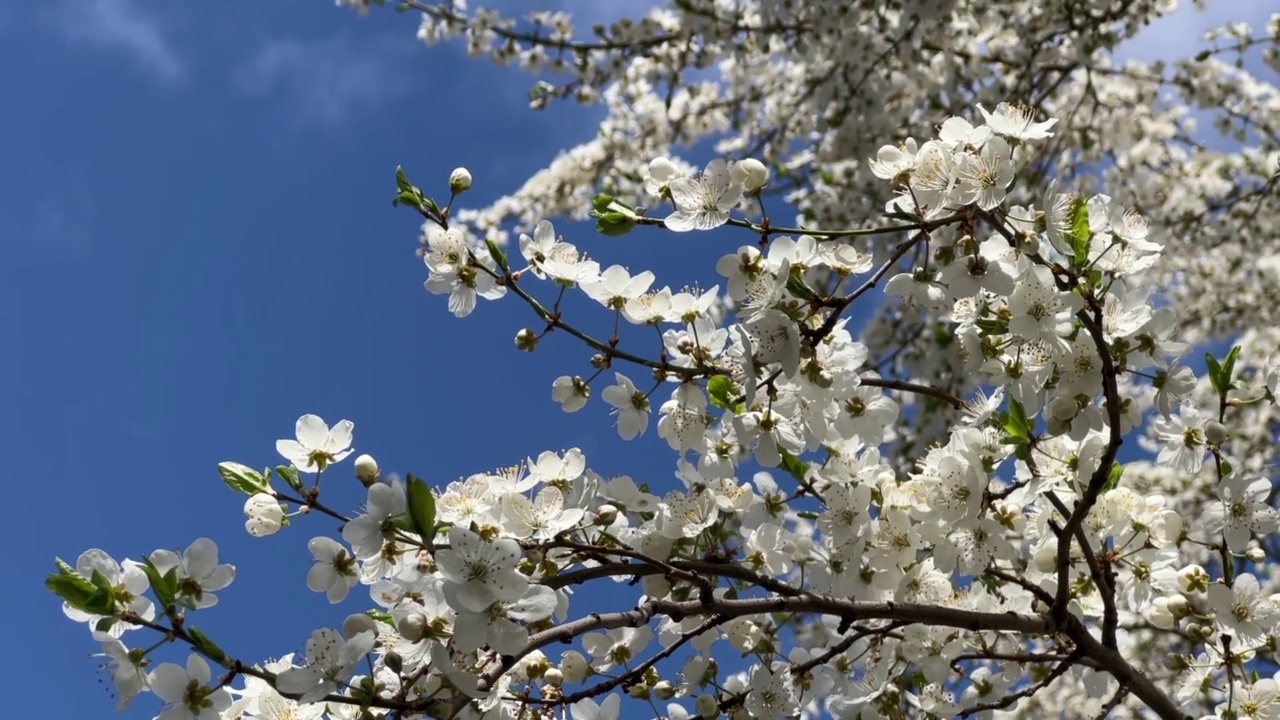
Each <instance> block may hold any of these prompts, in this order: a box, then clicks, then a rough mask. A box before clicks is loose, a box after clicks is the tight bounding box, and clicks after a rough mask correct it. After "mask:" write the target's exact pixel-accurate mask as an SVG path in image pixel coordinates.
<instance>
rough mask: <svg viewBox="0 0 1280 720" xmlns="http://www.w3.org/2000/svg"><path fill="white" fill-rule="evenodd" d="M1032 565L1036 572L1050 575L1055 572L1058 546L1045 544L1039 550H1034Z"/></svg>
mask: <svg viewBox="0 0 1280 720" xmlns="http://www.w3.org/2000/svg"><path fill="white" fill-rule="evenodd" d="M1032 563H1033V564H1034V565H1035V568H1036V570H1039V571H1040V572H1042V573H1051V572H1053V571H1054V570H1056V569H1057V567H1058V544H1057V543H1045V544H1044V545H1042V546H1041V547H1040V549H1039V550H1036V554H1035V556H1034V557H1033V558H1032Z"/></svg>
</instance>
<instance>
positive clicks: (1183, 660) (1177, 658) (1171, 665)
mask: <svg viewBox="0 0 1280 720" xmlns="http://www.w3.org/2000/svg"><path fill="white" fill-rule="evenodd" d="M1164 666H1165V669H1167V670H1170V671H1172V672H1182V671H1183V670H1186V669H1188V668H1189V667H1191V663H1189V662H1187V656H1186V655H1179V654H1178V653H1172V654H1170V655H1165V656H1164Z"/></svg>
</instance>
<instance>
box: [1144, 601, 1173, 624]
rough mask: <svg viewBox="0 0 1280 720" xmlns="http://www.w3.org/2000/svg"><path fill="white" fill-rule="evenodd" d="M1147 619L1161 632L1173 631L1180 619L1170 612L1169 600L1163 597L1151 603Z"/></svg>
mask: <svg viewBox="0 0 1280 720" xmlns="http://www.w3.org/2000/svg"><path fill="white" fill-rule="evenodd" d="M1147 619H1148V620H1150V621H1151V624H1152V625H1155V626H1156V627H1158V628H1160V629H1161V630H1172V629H1173V627H1174V626H1175V625H1177V624H1178V619H1177V618H1175V617H1174V616H1173V613H1172V612H1169V603H1168V600H1167V599H1166V598H1162V597H1158V598H1156V599H1155V601H1153V602H1152V603H1151V607H1150V608H1148V609H1147Z"/></svg>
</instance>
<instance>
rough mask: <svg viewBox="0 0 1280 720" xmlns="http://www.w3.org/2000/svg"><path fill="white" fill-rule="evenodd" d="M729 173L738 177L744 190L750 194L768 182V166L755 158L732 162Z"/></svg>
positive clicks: (735, 177)
mask: <svg viewBox="0 0 1280 720" xmlns="http://www.w3.org/2000/svg"><path fill="white" fill-rule="evenodd" d="M731 175H732V176H733V178H734V179H740V182H741V183H742V189H743V191H744V192H746V193H748V194H750V193H753V192H755V191H757V190H759V189H760V188H762V187H764V186H765V183H767V182H769V168H767V167H765V166H764V163H762V162H760V161H759V160H757V159H755V158H746V159H743V160H739V161H738V162H736V163H734V164H733V169H732V171H731Z"/></svg>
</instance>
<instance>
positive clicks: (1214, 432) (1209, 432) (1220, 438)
mask: <svg viewBox="0 0 1280 720" xmlns="http://www.w3.org/2000/svg"><path fill="white" fill-rule="evenodd" d="M1204 439H1205V440H1208V441H1209V444H1210V445H1221V444H1222V443H1224V442H1226V439H1227V428H1226V426H1225V425H1223V424H1222V423H1220V422H1218V421H1217V420H1210V421H1209V422H1207V423H1205V424H1204Z"/></svg>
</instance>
